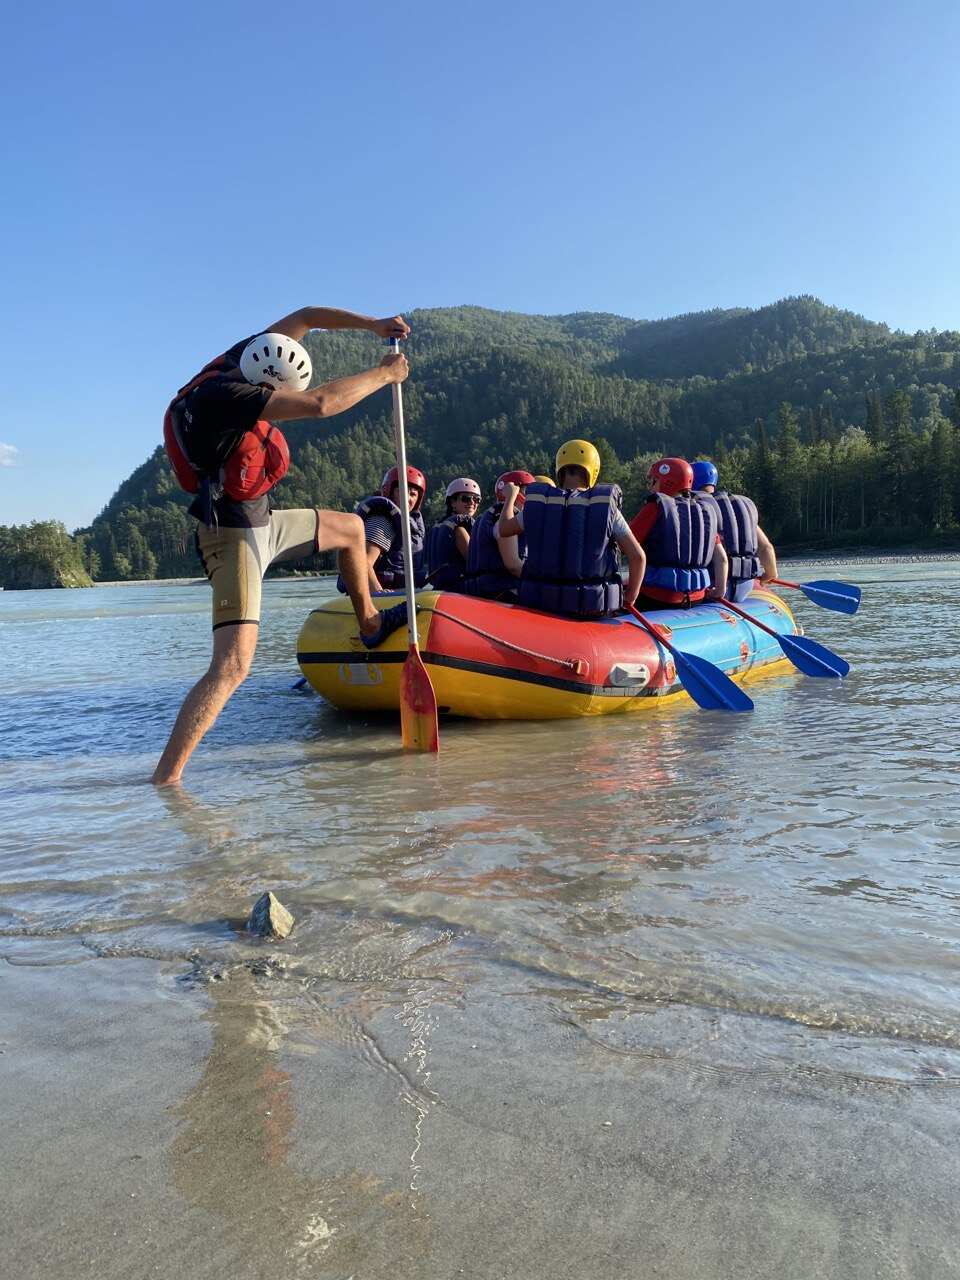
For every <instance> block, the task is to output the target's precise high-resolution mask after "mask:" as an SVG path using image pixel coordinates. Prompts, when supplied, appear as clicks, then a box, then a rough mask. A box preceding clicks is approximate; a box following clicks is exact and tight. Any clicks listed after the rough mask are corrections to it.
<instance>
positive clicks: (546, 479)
mask: <svg viewBox="0 0 960 1280" xmlns="http://www.w3.org/2000/svg"><path fill="white" fill-rule="evenodd" d="M533 478H534V480H536V482H537V484H553V476H534V477H533Z"/></svg>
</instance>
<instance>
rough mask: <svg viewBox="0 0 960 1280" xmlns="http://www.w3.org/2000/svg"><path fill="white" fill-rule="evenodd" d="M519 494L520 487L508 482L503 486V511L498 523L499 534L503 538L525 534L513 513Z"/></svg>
mask: <svg viewBox="0 0 960 1280" xmlns="http://www.w3.org/2000/svg"><path fill="white" fill-rule="evenodd" d="M519 492H520V486H519V485H516V484H510V483H509V482H508V483H507V484H505V485H504V486H503V494H504V497H503V510H502V511H501V512H500V519H499V520H498V521H497V533H498V535H499V536H500V537H501V538H510V537H516V535H517V534H518V533H523V525H522V524H521V522H520V521H519V520H518V519H517V517H516V516H515V515H514V513H513V509H514V507H515V505H516V501H517V494H518V493H519Z"/></svg>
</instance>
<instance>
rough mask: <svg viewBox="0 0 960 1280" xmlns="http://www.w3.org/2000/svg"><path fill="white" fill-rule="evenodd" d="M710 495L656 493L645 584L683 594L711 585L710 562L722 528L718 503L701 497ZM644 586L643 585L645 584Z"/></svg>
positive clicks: (647, 541)
mask: <svg viewBox="0 0 960 1280" xmlns="http://www.w3.org/2000/svg"><path fill="white" fill-rule="evenodd" d="M701 497H707V498H708V499H709V495H708V494H707V495H701V494H697V495H695V496H694V497H692V498H683V497H677V498H671V497H668V496H667V495H666V494H665V493H655V494H652V495H651V497H650V498H649V499H648V501H652V502H656V504H657V508H658V511H657V519H656V522H655V523H654V526H653V528H652V529H651V530H650V532H649V534H648V535H647V537H646V538H645V539H644V542H643V549H644V551H645V552H646V555H647V569H646V572H645V573H644V575H643V586H644V587H660V588H661V590H664V591H677V592H680V593H681V594H683V595H687V594H688V593H692V592H695V591H705V590H706V589H707V587H709V586H710V565H711V562H712V561H713V551H714V547H715V546H716V543H717V533H718V532H719V529H720V516H719V512H718V510H717V507H716V506H715V504H713V503H712V502H710V501H706V502H704V501H701ZM641 589H642V588H641Z"/></svg>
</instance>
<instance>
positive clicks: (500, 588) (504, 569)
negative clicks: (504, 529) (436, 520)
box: [464, 471, 534, 604]
mask: <svg viewBox="0 0 960 1280" xmlns="http://www.w3.org/2000/svg"><path fill="white" fill-rule="evenodd" d="M533 479H534V478H533V476H532V475H531V474H530V472H529V471H505V472H504V473H503V475H502V476H498V477H497V483H496V484H495V485H494V486H493V497H494V501H493V504H492V505H491V506H489V507H487V509H486V511H484V513H483V515H482V516H481V517H480V519H479V520H478V521H477V523H476V527H475V528H474V531H473V534H472V535H471V538H470V550H469V553H468V555H467V573H466V577H465V579H464V590H465V591H466V593H467V595H471V596H483V597H484V598H485V599H486V600H503V601H505V602H507V603H511V604H512V603H515V602H516V599H517V587H518V586H519V582H520V573H521V570H522V569H523V561H524V557H525V556H526V554H527V546H526V542H525V540H524V539H523V538H522V537H516V536H511V537H501V535H500V533H499V531H498V528H497V523H498V521H499V519H500V513H501V512H502V511H503V499H504V495H505V493H506V488H507V485H515V486H516V488H517V498H516V505H518V506H521V507H522V506H523V494H524V490H525V489H526V487H527V485H528V484H533Z"/></svg>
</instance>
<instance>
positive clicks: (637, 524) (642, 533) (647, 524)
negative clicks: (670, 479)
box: [630, 499, 657, 546]
mask: <svg viewBox="0 0 960 1280" xmlns="http://www.w3.org/2000/svg"><path fill="white" fill-rule="evenodd" d="M656 520H657V504H656V502H655V501H654V500H653V499H650V500H648V501H647V502H645V503H644V505H643V506H642V507H641V508H640V510H639V511H638V512H637V514H636V515H635V516H634V517H633V519H632V520H631V521H630V532H631V533H632V534H633V536H634V537H635V538H636V540H637V541H638V542H639V543H640V545H641V546H643V543H644V541H645V540H646V538H647V536H648V535H649V533H650V530H651V529H652V528H653V526H654V524H655V523H656Z"/></svg>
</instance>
